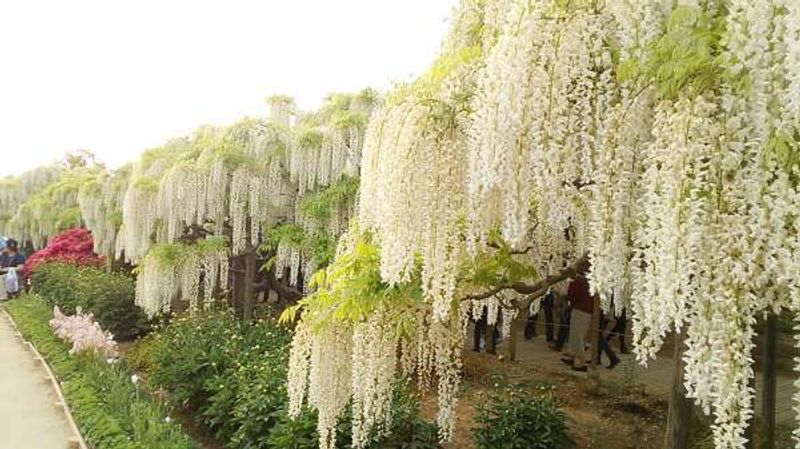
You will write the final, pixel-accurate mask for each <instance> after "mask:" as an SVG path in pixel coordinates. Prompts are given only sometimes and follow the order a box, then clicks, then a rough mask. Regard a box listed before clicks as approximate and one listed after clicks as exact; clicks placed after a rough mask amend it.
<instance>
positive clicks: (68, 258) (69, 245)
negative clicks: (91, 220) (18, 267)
mask: <svg viewBox="0 0 800 449" xmlns="http://www.w3.org/2000/svg"><path fill="white" fill-rule="evenodd" d="M103 260H104V259H103V257H101V256H98V255H97V254H95V253H94V241H93V240H92V233H91V232H89V231H88V230H86V229H83V228H75V229H70V230H69V231H64V232H62V233H61V234H59V235H57V236H56V237H55V238H53V239H52V240H50V241H49V242H48V243H47V246H45V247H44V248H42V249H41V250H39V251H36V252H35V253H33V254H32V255H31V256H30V257H29V258H28V260H27V261H26V262H25V267H24V272H25V274H26V276H27V275H30V273H32V272H33V270H35V269H36V266H37V265H39V264H40V263H42V262H51V261H56V262H68V263H74V264H76V265H83V266H100V265H102V264H103Z"/></svg>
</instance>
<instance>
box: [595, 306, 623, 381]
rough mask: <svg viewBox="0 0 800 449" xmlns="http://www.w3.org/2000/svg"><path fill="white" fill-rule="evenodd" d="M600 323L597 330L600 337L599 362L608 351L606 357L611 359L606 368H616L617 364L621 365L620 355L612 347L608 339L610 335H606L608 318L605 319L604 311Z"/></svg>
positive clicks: (598, 341)
mask: <svg viewBox="0 0 800 449" xmlns="http://www.w3.org/2000/svg"><path fill="white" fill-rule="evenodd" d="M598 324H599V327H598V329H597V332H598V338H597V363H598V364H600V362H601V360H602V359H601V356H602V355H603V353H604V352H605V353H606V357H608V361H609V364H608V366H607V367H606V368H608V369H614V368H615V367H616V366H617V365H619V362H620V360H619V357H617V354H616V353H615V352H614V350H613V349H611V345H610V344H609V343H608V339H607V338H608V337H606V335H605V327H606V325H607V324H608V320H606V319H605V317H604V316H603V314H602V313H601V314H600V322H599V323H598Z"/></svg>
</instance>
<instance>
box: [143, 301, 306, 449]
mask: <svg viewBox="0 0 800 449" xmlns="http://www.w3.org/2000/svg"><path fill="white" fill-rule="evenodd" d="M289 342H290V335H289V333H288V332H286V331H285V330H283V329H281V328H277V327H275V326H272V325H268V324H266V323H259V324H254V325H252V326H243V325H241V324H240V323H239V322H238V321H237V320H236V319H235V318H234V317H233V315H232V314H230V313H228V312H210V313H206V314H196V315H194V316H183V317H180V318H178V319H176V320H174V321H173V322H172V323H170V324H169V325H168V326H165V327H163V328H161V329H159V330H158V331H157V332H154V333H153V334H151V335H149V336H148V337H147V338H145V339H143V340H142V341H141V342H139V343H138V344H137V345H136V347H135V348H134V349H133V350H132V351H131V353H130V357H131V360H132V362H133V363H135V364H136V365H137V366H138V367H139V368H141V369H143V370H145V371H146V372H147V373H148V375H149V381H150V382H151V383H152V384H153V385H154V386H156V387H158V388H162V389H164V390H165V391H167V392H168V393H169V396H170V398H171V400H172V401H174V403H175V404H177V405H181V406H183V407H185V408H187V409H188V410H190V411H192V412H194V413H195V415H196V416H197V417H199V418H200V420H201V421H202V422H203V424H205V425H206V426H207V427H208V428H210V429H212V430H213V431H214V432H215V434H216V435H217V437H218V438H219V439H220V440H223V441H230V444H231V447H260V446H258V444H261V442H262V440H263V439H264V438H266V435H267V433H268V431H269V429H271V428H272V427H273V426H274V425H275V422H276V413H277V412H278V410H280V409H281V408H283V407H284V406H285V403H286V401H287V397H286V387H285V382H286V367H287V364H288V344H289Z"/></svg>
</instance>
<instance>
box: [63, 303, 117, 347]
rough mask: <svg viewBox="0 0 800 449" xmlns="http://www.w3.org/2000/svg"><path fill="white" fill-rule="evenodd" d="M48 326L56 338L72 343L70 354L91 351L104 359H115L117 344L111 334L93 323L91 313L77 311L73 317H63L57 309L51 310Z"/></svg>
mask: <svg viewBox="0 0 800 449" xmlns="http://www.w3.org/2000/svg"><path fill="white" fill-rule="evenodd" d="M50 326H52V327H53V329H54V330H55V333H56V335H57V336H58V338H60V339H62V340H64V341H66V342H68V343H72V349H70V350H69V353H70V354H73V355H74V354H78V353H81V352H86V351H92V352H96V353H97V354H100V355H103V356H105V357H117V354H118V351H117V342H115V341H114V336H113V335H112V334H111V332H108V331H104V330H103V329H102V328H101V327H100V324H98V323H97V322H96V321H94V318H93V317H92V314H91V313H83V312H82V311H81V310H80V309H78V311H77V313H76V314H75V315H69V316H68V315H64V314H63V313H61V310H59V309H58V307H54V308H53V319H52V320H50Z"/></svg>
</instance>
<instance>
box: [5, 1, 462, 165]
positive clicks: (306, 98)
mask: <svg viewBox="0 0 800 449" xmlns="http://www.w3.org/2000/svg"><path fill="white" fill-rule="evenodd" d="M455 4H456V0H282V1H278V0H260V1H259V0H250V1H248V0H219V1H204V0H129V1H115V0H70V1H64V0H0V156H2V162H0V175H6V174H11V173H16V172H20V171H23V170H26V169H29V168H32V167H35V166H37V165H41V164H45V163H48V162H50V161H52V160H54V159H60V158H61V157H62V156H63V154H64V153H65V152H67V151H71V150H75V149H78V148H85V149H88V150H92V151H94V152H95V153H96V154H97V155H98V156H99V158H100V159H101V160H103V161H105V162H106V163H108V164H109V165H111V166H117V165H119V164H121V163H124V162H127V161H132V160H135V159H136V157H137V156H138V154H139V153H140V152H141V151H143V150H145V149H147V148H150V147H152V146H156V145H158V144H160V143H162V142H164V141H165V140H167V139H169V138H171V137H174V136H178V135H182V134H186V133H188V132H189V131H191V130H192V129H194V128H195V127H197V126H198V125H201V124H207V123H208V124H227V123H231V122H233V121H235V120H236V119H238V118H241V117H243V116H245V115H251V116H253V115H264V114H265V113H266V105H265V103H264V98H265V97H267V96H268V95H270V94H273V93H280V94H288V95H292V96H294V97H295V98H296V99H297V102H298V104H299V105H300V106H301V107H303V108H312V107H316V106H317V105H318V104H319V102H320V101H321V99H322V98H323V97H324V96H325V95H326V94H328V93H330V92H334V91H353V90H359V89H361V88H363V87H370V86H371V87H375V88H378V89H381V90H383V89H386V88H387V87H389V86H390V85H391V83H392V82H393V81H402V80H408V79H410V78H411V77H413V76H415V75H418V74H420V73H421V72H422V71H424V70H425V69H426V68H427V67H428V66H429V64H430V63H431V62H432V61H433V59H434V58H435V56H436V55H437V54H438V52H439V48H440V44H441V42H442V40H443V39H444V36H445V33H446V31H447V28H448V26H449V24H448V19H449V16H450V12H451V10H452V8H453V7H454V6H455Z"/></svg>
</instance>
